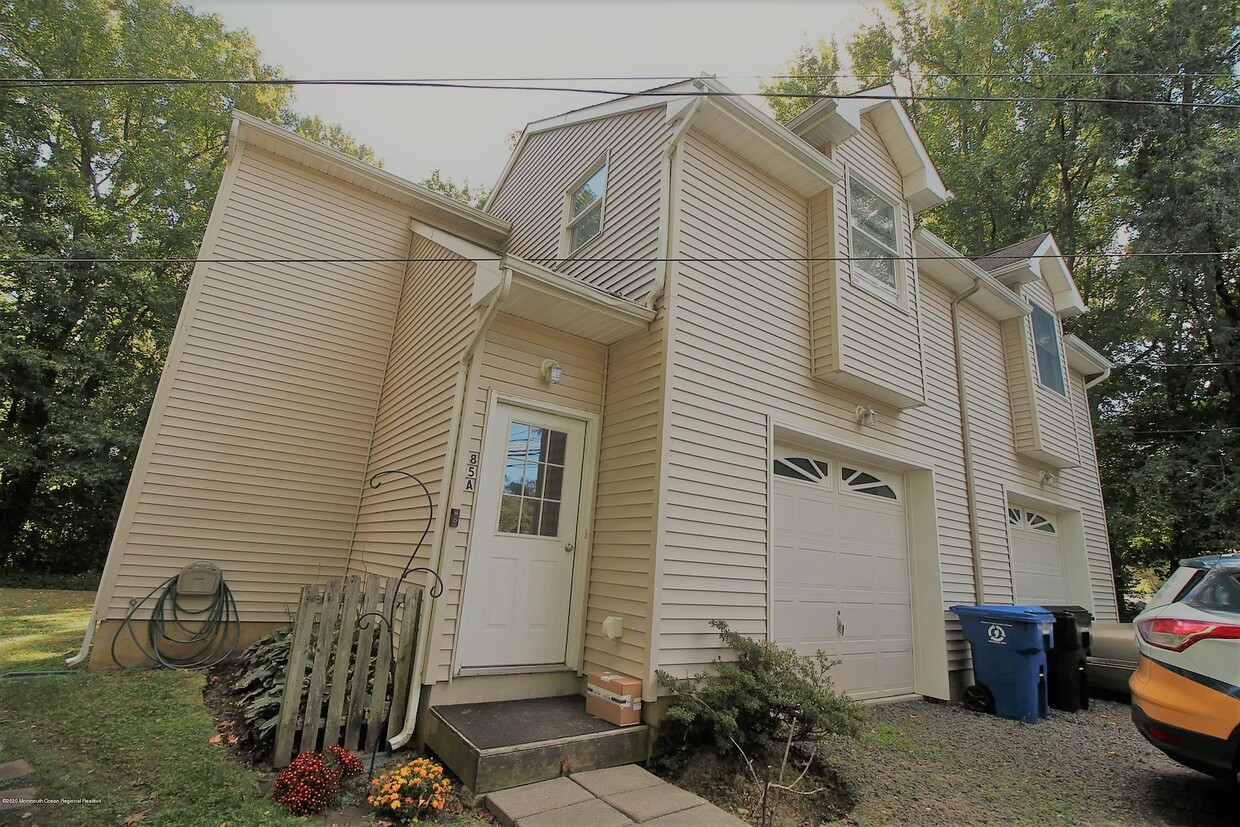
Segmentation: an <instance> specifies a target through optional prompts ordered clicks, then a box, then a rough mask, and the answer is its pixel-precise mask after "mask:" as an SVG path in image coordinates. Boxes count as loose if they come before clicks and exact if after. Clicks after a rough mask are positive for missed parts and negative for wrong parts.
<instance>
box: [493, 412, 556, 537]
mask: <svg viewBox="0 0 1240 827" xmlns="http://www.w3.org/2000/svg"><path fill="white" fill-rule="evenodd" d="M567 443H568V434H566V433H565V432H563V431H556V430H554V429H552V428H543V427H540V426H538V425H527V424H525V423H522V422H517V421H515V420H514V421H512V422H510V423H509V425H508V450H507V454H506V457H505V460H504V491H503V494H502V495H501V497H500V504H499V531H500V533H502V534H524V535H530V536H535V537H555V536H557V535H558V534H559V533H560V500H561V497H562V494H563V488H564V451H565V447H566V445H567Z"/></svg>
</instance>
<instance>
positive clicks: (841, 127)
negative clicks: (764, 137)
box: [784, 98, 861, 149]
mask: <svg viewBox="0 0 1240 827" xmlns="http://www.w3.org/2000/svg"><path fill="white" fill-rule="evenodd" d="M784 126H786V127H787V128H788V129H790V130H792V132H793V133H795V134H796V135H798V136H800V137H801V139H802V140H804V141H806V142H808V143H809V144H810V146H813V147H815V148H816V149H821V148H822V147H823V146H825V145H826V144H839V143H843V142H844V141H847V140H848V139H849V138H851V137H853V136H854V135H857V134H859V133H860V132H861V115H860V113H859V112H858V111H857V109H855V108H852V107H849V108H846V109H845V110H843V111H841V110H840V107H839V101H838V100H836V99H835V98H827V99H824V100H820V101H818V102H817V103H815V104H814V105H813V106H811V107H809V108H808V109H806V110H805V111H804V112H802V113H801V114H800V115H797V116H796V117H795V118H793V119H792V120H790V121H788V123H786V124H784Z"/></svg>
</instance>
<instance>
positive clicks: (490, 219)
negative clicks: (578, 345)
mask: <svg viewBox="0 0 1240 827" xmlns="http://www.w3.org/2000/svg"><path fill="white" fill-rule="evenodd" d="M239 144H248V145H250V146H253V147H255V148H257V149H261V150H263V151H265V152H269V153H271V154H272V155H276V156H278V157H281V158H285V159H287V160H289V161H292V162H293V163H296V164H299V165H301V166H304V167H306V168H307V169H312V170H314V171H316V172H319V173H322V174H323V175H327V176H330V177H332V178H335V179H337V180H339V181H343V182H344V183H346V184H351V185H353V186H355V187H360V188H361V189H364V190H366V191H368V192H371V193H374V194H375V195H380V196H383V197H384V198H388V199H391V200H392V201H395V202H396V203H398V204H402V205H404V206H406V207H409V208H410V209H411V210H412V211H414V212H416V213H418V214H419V215H422V216H424V217H426V218H428V219H431V220H434V221H436V222H439V223H442V224H443V225H445V226H446V227H449V228H451V229H452V230H453V231H455V232H459V233H461V234H462V235H464V236H467V237H469V238H476V239H478V240H479V241H481V242H483V243H488V244H500V243H502V242H503V241H505V240H506V239H507V238H508V234H509V232H510V231H511V230H512V226H511V225H510V224H509V223H508V222H507V221H503V220H502V219H499V218H495V217H494V216H490V215H487V214H486V213H484V212H482V211H481V210H476V209H474V208H473V207H470V206H467V205H465V204H462V203H460V202H458V201H454V200H453V199H451V198H448V197H447V196H445V195H441V194H440V193H437V192H432V191H431V190H428V189H426V188H425V187H421V186H418V185H417V184H415V183H413V182H412V181H406V180H405V179H404V178H401V177H399V176H396V175H393V174H392V173H390V172H385V171H384V170H382V169H379V168H378V167H374V166H371V165H370V164H366V163H363V162H362V161H359V160H357V159H356V158H354V157H352V156H350V155H346V154H344V153H343V152H339V151H337V150H335V149H331V148H330V147H326V146H323V145H322V144H319V143H316V142H314V141H311V140H309V139H307V138H303V137H302V136H300V135H297V134H295V133H293V132H290V131H288V130H287V129H281V128H280V127H278V126H276V125H274V124H271V123H268V122H267V121H264V120H263V119H261V118H256V117H254V116H253V115H247V114H246V113H244V112H240V111H238V110H233V122H232V129H231V132H230V134H229V146H230V151H231V147H235V146H237V145H239Z"/></svg>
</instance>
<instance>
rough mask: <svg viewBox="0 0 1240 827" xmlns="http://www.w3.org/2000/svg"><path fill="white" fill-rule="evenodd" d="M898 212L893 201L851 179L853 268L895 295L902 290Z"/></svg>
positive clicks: (874, 284)
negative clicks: (899, 267)
mask: <svg viewBox="0 0 1240 827" xmlns="http://www.w3.org/2000/svg"><path fill="white" fill-rule="evenodd" d="M899 215H900V213H899V209H898V207H897V206H896V204H895V203H894V202H892V201H890V200H888V199H887V198H886V197H885V196H882V195H879V194H878V193H877V192H875V191H874V189H873V188H871V187H868V186H866V185H865V184H863V183H861V182H860V181H858V180H857V179H856V178H855V177H850V178H849V179H848V216H849V239H850V240H851V242H852V244H851V250H850V252H851V256H850V257H851V259H852V272H853V273H854V274H856V275H860V276H861V277H862V278H864V279H865V280H866V282H867V283H868V284H869V285H872V286H874V287H876V288H878V289H879V290H880V291H881V292H883V293H887V294H889V295H890V296H891V297H892V298H896V297H898V296H899V292H900V288H899V281H898V276H897V273H898V269H897V267H896V261H897V260H898V259H899V257H900V222H899Z"/></svg>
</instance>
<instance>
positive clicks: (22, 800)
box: [0, 758, 39, 810]
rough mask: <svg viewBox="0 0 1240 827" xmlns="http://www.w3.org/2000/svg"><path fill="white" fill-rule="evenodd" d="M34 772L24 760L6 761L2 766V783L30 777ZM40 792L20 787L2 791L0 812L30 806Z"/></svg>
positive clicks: (0, 791) (0, 793)
mask: <svg viewBox="0 0 1240 827" xmlns="http://www.w3.org/2000/svg"><path fill="white" fill-rule="evenodd" d="M33 771H34V770H33V769H32V768H31V766H30V762H29V761H27V760H26V759H24V758H18V759H17V760H16V761H5V762H4V763H2V764H0V781H12V780H13V779H15V778H22V777H23V776H27V775H30V773H31V772H33ZM38 794H39V791H38V790H36V789H35V788H34V787H19V788H17V789H14V790H0V810H16V809H18V808H20V807H26V806H29V802H31V801H33V800H34V799H35V797H36V796H38Z"/></svg>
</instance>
